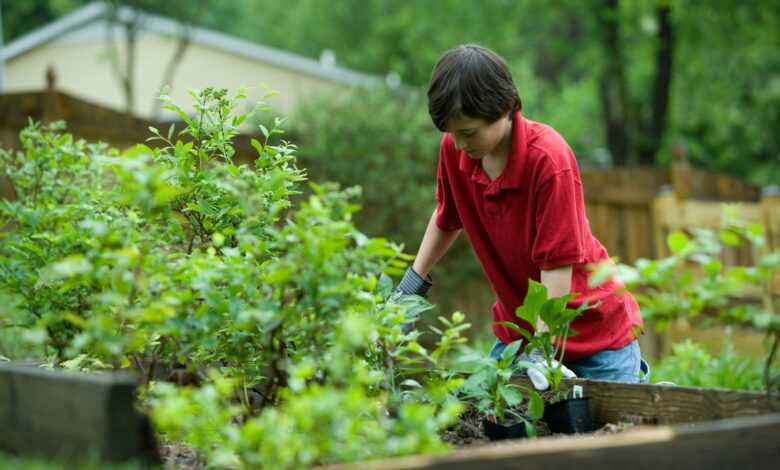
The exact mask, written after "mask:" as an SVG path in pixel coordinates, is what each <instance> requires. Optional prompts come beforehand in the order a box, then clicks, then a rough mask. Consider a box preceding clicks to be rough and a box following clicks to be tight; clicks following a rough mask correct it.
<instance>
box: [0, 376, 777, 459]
mask: <svg viewBox="0 0 780 470" xmlns="http://www.w3.org/2000/svg"><path fill="white" fill-rule="evenodd" d="M517 381H518V382H519V383H521V384H526V379H523V378H520V379H517ZM575 384H577V385H581V386H583V388H584V395H585V396H586V397H588V398H589V403H590V408H591V415H592V418H593V421H594V423H595V424H596V426H597V427H603V426H605V425H610V424H613V425H619V424H620V423H632V424H634V425H638V426H636V428H634V429H629V430H627V431H623V432H621V433H619V434H614V433H611V432H597V433H593V434H581V435H576V436H562V435H556V436H549V437H544V438H540V439H534V440H530V439H522V440H516V441H505V442H503V443H493V444H488V443H486V442H484V441H480V442H476V443H474V444H476V445H475V446H474V447H464V448H461V449H459V450H457V451H455V452H453V453H451V454H448V455H443V456H417V457H411V458H403V459H392V460H386V461H376V462H371V463H370V466H371V467H372V468H448V469H449V468H464V469H465V468H482V467H485V466H489V467H490V468H509V467H516V466H520V465H522V466H523V468H564V467H566V468H572V466H574V465H593V466H598V467H600V468H611V467H613V466H618V465H630V466H631V467H632V468H635V467H636V468H654V469H657V468H659V467H661V468H707V469H711V468H714V467H715V468H718V469H719V470H721V469H724V468H741V469H744V468H773V465H776V463H777V462H778V459H780V414H778V413H776V412H775V409H774V408H773V404H772V402H771V401H770V399H768V398H767V396H766V395H765V394H763V393H756V392H741V391H733V390H717V389H701V388H693V387H677V386H660V385H634V384H620V383H614V382H601V381H590V380H565V381H564V383H563V385H562V388H563V389H564V390H569V389H570V388H571V387H572V386H573V385H575ZM134 394H135V381H134V379H133V378H132V377H131V376H129V375H127V374H114V373H105V374H81V373H72V372H60V371H48V370H43V369H40V368H37V367H34V366H30V365H24V364H18V363H0V449H2V450H5V451H9V452H12V453H16V454H21V455H39V456H41V455H43V456H49V457H67V458H78V457H80V456H88V455H89V454H90V452H97V453H98V454H99V455H100V456H101V457H102V458H104V459H106V460H110V461H122V460H132V459H136V460H142V461H146V462H151V463H155V462H159V461H160V459H159V449H158V445H157V442H156V440H155V439H154V436H153V433H151V432H150V430H151V428H150V426H149V424H148V420H147V419H146V417H144V416H143V415H141V414H140V413H138V412H137V411H136V407H135V403H134ZM361 467H365V464H361Z"/></svg>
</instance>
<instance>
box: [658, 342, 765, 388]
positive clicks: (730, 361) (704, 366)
mask: <svg viewBox="0 0 780 470" xmlns="http://www.w3.org/2000/svg"><path fill="white" fill-rule="evenodd" d="M763 367H764V364H762V362H761V361H760V360H757V359H754V358H750V357H744V356H741V355H739V354H737V352H736V351H735V350H734V345H733V344H731V343H730V342H728V341H724V343H723V346H722V348H721V350H720V353H719V354H717V355H713V354H710V353H709V352H708V351H707V350H706V349H705V348H704V347H702V346H701V345H700V344H698V343H695V342H693V341H691V340H690V339H688V340H686V341H684V342H682V343H678V344H675V345H673V346H672V354H671V355H670V356H667V357H664V358H663V359H662V360H661V361H659V362H658V363H657V364H656V365H655V366H654V367H653V369H652V376H651V377H652V381H653V382H660V381H669V382H673V383H675V384H676V385H685V386H691V387H707V388H731V389H737V390H756V391H758V390H762V389H763V388H764V377H763Z"/></svg>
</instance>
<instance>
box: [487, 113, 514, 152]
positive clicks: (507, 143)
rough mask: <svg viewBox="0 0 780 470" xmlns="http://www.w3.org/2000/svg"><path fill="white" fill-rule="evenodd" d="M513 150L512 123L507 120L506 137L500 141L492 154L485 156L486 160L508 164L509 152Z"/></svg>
mask: <svg viewBox="0 0 780 470" xmlns="http://www.w3.org/2000/svg"><path fill="white" fill-rule="evenodd" d="M511 149H512V121H511V120H507V125H506V130H505V131H504V136H503V137H502V138H501V140H500V141H499V143H498V145H497V146H496V148H494V149H493V151H492V152H490V153H489V154H487V155H485V157H484V158H487V159H488V160H492V161H494V162H502V161H503V162H506V161H508V160H509V152H510V150H511Z"/></svg>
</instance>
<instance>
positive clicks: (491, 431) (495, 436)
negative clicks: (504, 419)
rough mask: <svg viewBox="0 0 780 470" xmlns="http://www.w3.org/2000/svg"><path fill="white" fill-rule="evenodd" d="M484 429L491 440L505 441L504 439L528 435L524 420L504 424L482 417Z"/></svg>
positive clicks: (520, 437)
mask: <svg viewBox="0 0 780 470" xmlns="http://www.w3.org/2000/svg"><path fill="white" fill-rule="evenodd" d="M482 430H483V431H484V432H485V436H487V438H488V439H490V440H491V441H503V440H504V439H522V438H524V437H528V434H527V433H526V432H525V423H523V422H522V421H521V422H519V423H517V424H510V425H507V426H504V425H503V424H499V423H494V422H493V421H490V420H488V419H487V418H483V419H482Z"/></svg>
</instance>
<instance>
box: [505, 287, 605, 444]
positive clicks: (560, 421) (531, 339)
mask: <svg viewBox="0 0 780 470" xmlns="http://www.w3.org/2000/svg"><path fill="white" fill-rule="evenodd" d="M572 298H573V296H572V295H565V296H562V297H554V298H548V295H547V288H546V287H545V286H544V285H543V284H541V283H539V282H536V281H533V280H529V283H528V293H527V294H526V297H525V301H524V302H523V305H522V306H520V307H519V308H518V309H517V311H516V314H517V316H518V317H519V318H521V319H522V320H525V321H526V322H528V323H529V324H531V325H540V321H541V323H543V324H544V325H546V326H547V328H546V329H543V328H537V329H536V332H535V334H531V333H530V332H529V331H528V330H525V329H523V328H521V327H519V326H517V325H515V324H514V323H509V322H503V323H502V324H503V325H506V326H508V327H509V328H512V329H513V330H515V331H517V332H518V333H519V334H520V335H521V336H523V338H525V340H526V342H527V346H526V348H525V351H524V352H523V353H522V354H521V355H520V356H519V357H518V360H517V361H516V364H517V366H519V367H520V368H522V369H526V371H527V373H528V374H529V376H532V375H533V374H536V375H537V376H540V375H543V377H544V379H546V380H547V382H548V383H549V390H550V394H551V397H550V404H548V405H546V406H545V408H544V414H543V416H542V420H543V421H544V422H545V423H547V425H548V427H549V428H550V431H552V432H554V433H566V434H573V433H583V432H589V431H592V430H593V421H592V419H591V416H590V410H589V408H588V399H587V398H583V397H582V387H580V386H575V387H573V388H572V390H571V391H572V396H571V397H568V396H567V395H568V394H566V393H564V392H562V391H561V382H562V381H563V378H564V371H565V370H567V369H565V368H564V366H563V364H562V363H561V362H560V361H559V360H558V358H562V357H563V355H564V352H565V351H566V340H567V339H568V337H569V336H573V335H575V334H576V332H575V331H574V330H572V329H571V323H572V321H574V319H575V318H577V317H578V316H579V315H580V314H582V312H584V311H585V310H587V309H588V308H590V306H589V305H588V304H587V302H585V303H583V304H582V305H580V306H579V307H578V308H576V309H571V308H568V307H567V304H568V302H569V301H570V300H571V299H572ZM507 349H508V348H507ZM531 378H532V380H533V379H534V377H531Z"/></svg>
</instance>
